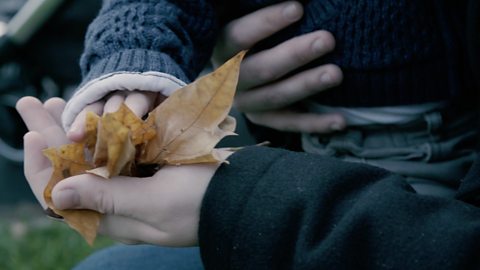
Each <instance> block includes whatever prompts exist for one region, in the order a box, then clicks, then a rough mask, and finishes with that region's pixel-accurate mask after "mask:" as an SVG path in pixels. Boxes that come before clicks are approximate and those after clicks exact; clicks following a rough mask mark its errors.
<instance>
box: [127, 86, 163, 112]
mask: <svg viewBox="0 0 480 270" xmlns="http://www.w3.org/2000/svg"><path fill="white" fill-rule="evenodd" d="M156 95H157V94H156V93H154V92H139V91H134V92H132V93H129V94H128V96H127V98H126V99H125V105H127V107H128V108H130V110H132V112H133V113H134V114H135V115H136V116H138V117H142V116H144V115H145V114H147V113H148V112H149V111H150V110H151V109H152V107H153V104H154V103H155V99H156Z"/></svg>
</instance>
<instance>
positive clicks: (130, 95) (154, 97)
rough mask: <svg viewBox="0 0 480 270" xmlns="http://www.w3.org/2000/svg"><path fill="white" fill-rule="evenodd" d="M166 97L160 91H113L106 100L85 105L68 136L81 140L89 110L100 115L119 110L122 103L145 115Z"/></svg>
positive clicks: (136, 113) (74, 139)
mask: <svg viewBox="0 0 480 270" xmlns="http://www.w3.org/2000/svg"><path fill="white" fill-rule="evenodd" d="M164 98H165V97H164V96H162V95H161V94H160V93H153V92H146V91H142V92H140V91H134V92H130V91H127V92H121V91H117V92H113V93H112V94H111V95H109V96H108V97H106V98H105V99H104V100H101V101H98V102H95V103H93V104H90V105H88V106H87V107H85V108H84V109H83V110H82V111H81V112H80V113H79V114H78V115H77V117H76V118H75V121H74V122H73V123H72V126H71V128H70V130H68V132H67V137H68V138H69V139H70V140H72V141H77V142H78V141H81V140H82V139H83V137H84V135H85V116H86V114H87V112H88V111H92V112H94V113H96V114H98V115H102V114H105V113H111V112H115V111H117V110H118V108H119V107H120V105H121V104H122V103H124V102H125V104H126V105H127V106H128V107H129V108H130V109H131V110H132V111H133V113H135V115H137V116H138V117H143V116H144V115H145V114H147V113H148V112H150V111H151V110H152V109H153V108H154V106H155V105H156V104H158V103H159V102H161V101H162V100H163V99H164Z"/></svg>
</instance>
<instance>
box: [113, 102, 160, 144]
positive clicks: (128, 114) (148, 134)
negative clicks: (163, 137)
mask: <svg viewBox="0 0 480 270" xmlns="http://www.w3.org/2000/svg"><path fill="white" fill-rule="evenodd" d="M111 115H112V116H113V117H114V118H115V119H116V120H118V121H120V122H121V123H122V124H123V125H124V126H125V127H126V128H128V129H129V130H130V131H131V136H132V143H133V145H135V146H137V145H141V144H144V143H146V142H148V141H150V140H151V139H153V138H155V134H156V131H155V126H154V125H153V124H152V123H148V122H146V121H145V122H144V121H143V120H142V119H140V118H139V117H137V116H136V115H135V114H134V113H133V112H132V111H131V110H130V109H129V108H128V107H127V105H125V104H122V105H121V106H120V109H118V111H116V112H115V113H113V114H111Z"/></svg>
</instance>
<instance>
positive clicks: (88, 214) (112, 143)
mask: <svg viewBox="0 0 480 270" xmlns="http://www.w3.org/2000/svg"><path fill="white" fill-rule="evenodd" d="M244 55H245V52H242V53H240V54H238V55H237V56H235V57H234V58H232V59H231V60H229V61H228V62H227V63H225V64H224V65H223V66H222V67H220V68H219V69H217V70H216V71H214V72H213V73H210V74H209V75H206V76H204V77H202V78H200V79H198V80H197V81H195V82H193V83H192V84H189V85H187V86H186V87H184V88H182V89H179V90H177V91H176V92H175V93H174V94H172V95H171V96H170V97H169V98H167V99H166V100H165V101H164V102H163V103H161V104H160V105H159V106H158V107H157V108H156V109H155V110H154V111H152V112H151V113H150V114H149V117H148V119H147V120H146V121H142V120H141V119H140V118H138V117H137V116H135V114H134V113H133V112H132V111H131V110H130V109H128V107H127V106H125V105H122V106H121V107H120V109H119V110H118V111H117V112H115V113H110V114H106V115H104V116H103V117H101V118H100V117H98V116H96V115H95V114H93V113H89V114H87V118H86V127H85V130H86V134H85V135H86V138H85V140H84V143H83V144H78V143H76V144H69V145H64V146H61V147H59V148H58V149H53V148H50V149H47V150H45V151H44V154H45V155H46V156H47V157H48V158H49V159H50V160H51V162H52V167H53V173H52V176H51V179H50V181H49V183H48V185H47V187H46V188H45V191H44V196H45V200H46V202H47V204H48V206H49V207H50V208H52V210H53V211H54V212H55V213H57V214H58V215H60V216H63V217H64V218H65V220H66V222H67V223H68V224H69V225H70V226H71V227H72V228H74V229H75V230H77V231H78V232H79V233H80V234H81V235H82V236H83V237H84V238H85V239H86V240H87V242H88V243H90V244H92V243H93V241H94V239H95V237H96V234H97V229H98V226H99V223H100V218H101V214H100V213H97V212H95V211H90V210H66V211H60V210H56V209H54V207H53V204H52V198H51V192H52V189H53V187H54V186H55V185H56V184H57V183H58V182H59V181H61V180H63V179H65V178H67V177H70V176H74V175H78V174H82V173H85V172H89V173H93V174H96V175H99V176H101V177H104V178H111V177H113V176H116V175H126V176H136V175H137V174H136V173H138V172H135V171H133V170H132V169H133V168H134V167H135V166H137V165H141V164H143V165H145V164H146V165H155V166H154V167H153V168H155V169H156V170H158V168H159V167H160V166H161V165H164V164H192V163H205V162H208V163H211V162H219V161H223V160H222V158H221V157H220V155H218V154H217V149H215V145H216V144H217V143H218V142H219V141H220V140H221V139H222V138H223V137H225V136H227V135H233V134H235V133H234V130H235V124H236V123H235V119H234V118H233V117H230V116H228V112H229V111H230V108H231V106H232V103H233V97H234V94H235V89H236V85H237V81H238V74H239V68H240V62H241V60H242V58H243V57H244ZM85 150H88V151H89V154H90V155H92V157H88V158H86V156H85ZM146 167H149V166H146Z"/></svg>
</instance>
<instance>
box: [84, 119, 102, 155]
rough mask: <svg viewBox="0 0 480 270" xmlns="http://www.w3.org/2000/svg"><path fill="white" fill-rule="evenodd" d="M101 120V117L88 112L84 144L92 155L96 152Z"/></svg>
mask: <svg viewBox="0 0 480 270" xmlns="http://www.w3.org/2000/svg"><path fill="white" fill-rule="evenodd" d="M99 119H100V116H98V115H96V114H95V113H94V112H87V116H86V119H85V139H84V143H85V146H86V147H87V149H88V150H89V152H90V154H91V155H93V152H94V151H95V145H96V143H97V130H98V121H99Z"/></svg>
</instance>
